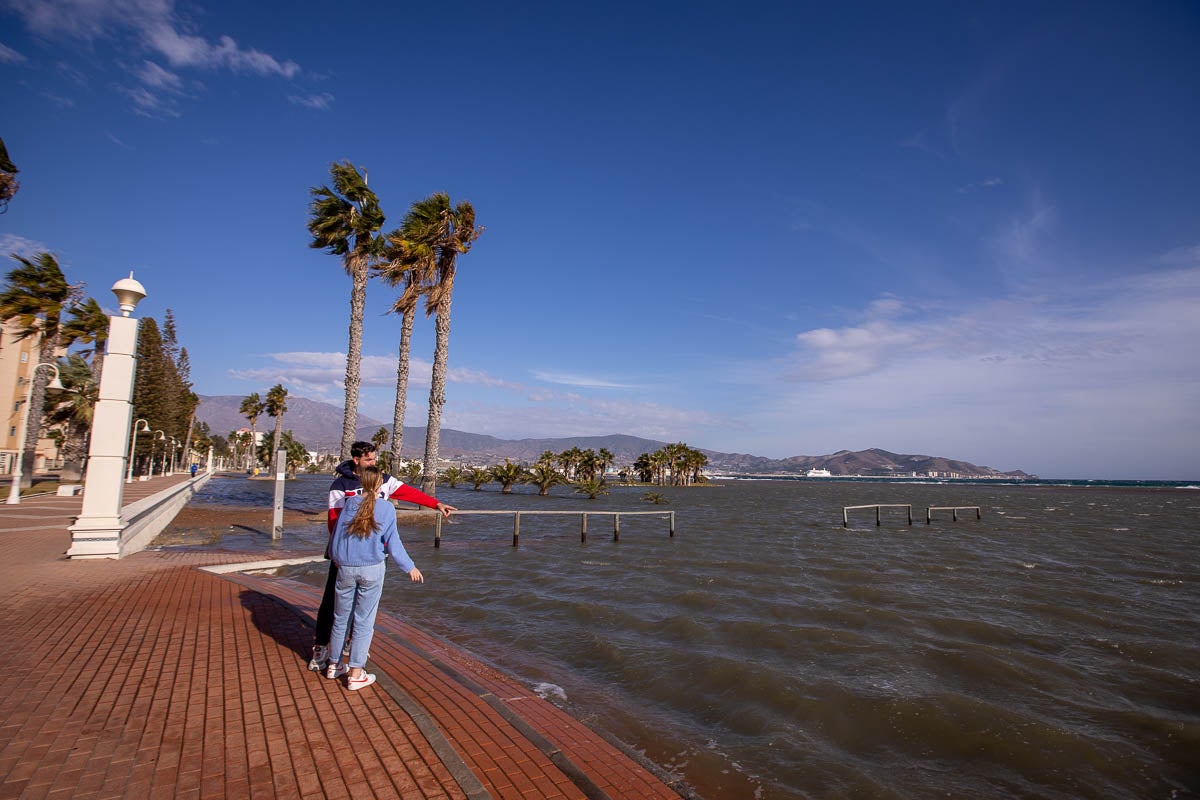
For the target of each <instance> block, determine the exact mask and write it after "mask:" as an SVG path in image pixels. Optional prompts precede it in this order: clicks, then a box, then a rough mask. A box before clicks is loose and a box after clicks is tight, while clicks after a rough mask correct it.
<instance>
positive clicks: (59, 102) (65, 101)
mask: <svg viewBox="0 0 1200 800" xmlns="http://www.w3.org/2000/svg"><path fill="white" fill-rule="evenodd" d="M42 97H44V98H46V99H47V100H49V101H50V102H51V103H54V105H56V106H58V107H59V108H74V107H75V101H74V100H72V99H71V98H69V97H63V96H62V95H57V94H55V93H54V92H42Z"/></svg>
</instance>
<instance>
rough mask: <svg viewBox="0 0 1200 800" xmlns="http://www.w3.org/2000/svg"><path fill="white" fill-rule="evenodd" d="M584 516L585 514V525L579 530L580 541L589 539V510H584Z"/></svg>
mask: <svg viewBox="0 0 1200 800" xmlns="http://www.w3.org/2000/svg"><path fill="white" fill-rule="evenodd" d="M582 516H583V526H582V527H581V528H580V530H579V541H580V542H586V541H587V512H586V511H585V512H583V515H582Z"/></svg>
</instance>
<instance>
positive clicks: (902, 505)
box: [842, 503, 912, 528]
mask: <svg viewBox="0 0 1200 800" xmlns="http://www.w3.org/2000/svg"><path fill="white" fill-rule="evenodd" d="M856 508H873V509H875V524H876V525H879V524H880V518H879V509H881V508H904V509H907V510H908V524H909V525H912V503H871V504H870V505H866V506H842V527H843V528H849V527H850V515H849V514H847V513H846V512H848V511H853V510H854V509H856Z"/></svg>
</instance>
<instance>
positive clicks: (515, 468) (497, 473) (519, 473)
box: [492, 458, 525, 494]
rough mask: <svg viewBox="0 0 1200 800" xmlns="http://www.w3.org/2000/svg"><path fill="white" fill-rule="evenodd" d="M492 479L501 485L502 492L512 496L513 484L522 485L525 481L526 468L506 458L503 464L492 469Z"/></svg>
mask: <svg viewBox="0 0 1200 800" xmlns="http://www.w3.org/2000/svg"><path fill="white" fill-rule="evenodd" d="M492 478H493V479H494V480H495V481H496V482H497V483H499V484H500V491H501V492H503V493H504V494H512V487H513V484H514V483H520V482H521V481H523V480H524V479H525V468H524V467H522V466H521V465H520V464H514V463H512V462H511V461H509V460H508V459H507V458H506V459H504V463H503V464H497V465H496V466H494V467H492Z"/></svg>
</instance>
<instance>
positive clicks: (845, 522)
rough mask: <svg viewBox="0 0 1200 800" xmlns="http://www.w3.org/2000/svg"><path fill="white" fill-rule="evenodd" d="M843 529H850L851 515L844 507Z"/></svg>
mask: <svg viewBox="0 0 1200 800" xmlns="http://www.w3.org/2000/svg"><path fill="white" fill-rule="evenodd" d="M842 527H843V528H849V527H850V513H849V512H848V511H847V510H846V507H845V506H842Z"/></svg>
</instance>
